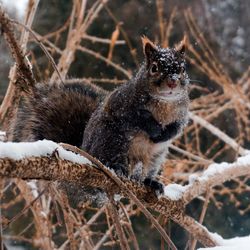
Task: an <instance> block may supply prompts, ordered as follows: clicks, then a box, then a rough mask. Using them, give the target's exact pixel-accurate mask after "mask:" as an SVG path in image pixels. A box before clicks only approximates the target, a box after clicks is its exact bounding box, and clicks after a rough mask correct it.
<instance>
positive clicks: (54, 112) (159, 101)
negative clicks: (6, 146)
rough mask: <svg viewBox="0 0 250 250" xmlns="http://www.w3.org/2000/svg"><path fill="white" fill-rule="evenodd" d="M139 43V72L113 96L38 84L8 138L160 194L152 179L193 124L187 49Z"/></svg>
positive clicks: (82, 88)
mask: <svg viewBox="0 0 250 250" xmlns="http://www.w3.org/2000/svg"><path fill="white" fill-rule="evenodd" d="M142 44H143V52H144V56H145V61H144V62H143V64H142V66H141V67H140V69H139V70H138V72H137V73H136V74H135V76H134V77H133V78H132V79H131V80H129V81H128V82H127V83H125V84H123V85H121V86H119V87H117V88H116V89H115V90H114V91H112V92H109V93H108V92H106V91H104V90H102V89H101V88H98V87H96V86H94V85H91V84H87V83H86V84H80V83H77V82H76V83H74V84H64V85H62V86H58V85H55V84H50V85H49V84H47V85H45V84H38V85H37V87H36V90H35V94H34V96H33V97H27V98H25V100H24V103H23V105H21V107H20V109H19V111H18V113H17V117H16V119H15V121H14V125H13V126H12V129H11V133H10V134H11V139H12V140H13V141H36V140H41V139H49V140H53V141H55V142H65V143H69V144H72V145H75V146H78V147H81V148H82V149H83V150H85V151H87V152H88V153H89V154H91V155H92V156H94V157H96V158H97V159H99V160H100V161H101V162H102V163H103V164H104V165H106V166H107V167H109V168H111V169H113V170H114V171H115V172H116V173H117V174H118V175H124V176H125V177H129V178H131V179H133V180H135V181H139V182H141V183H144V184H145V185H147V186H150V187H151V188H153V189H155V190H156V191H157V192H159V193H162V192H163V185H162V184H161V183H160V182H158V181H156V179H155V177H156V175H157V174H158V173H159V170H160V166H161V165H162V163H163V161H164V159H165V156H166V153H167V150H168V145H169V143H170V142H171V141H172V139H173V138H175V137H177V136H178V135H180V134H181V133H182V131H183V128H184V127H185V126H186V125H187V122H188V106H189V97H188V90H189V77H188V74H187V72H186V67H185V42H184V41H182V42H181V43H180V45H179V46H178V47H177V48H161V47H160V46H156V45H155V44H154V43H153V42H151V41H150V40H149V39H148V38H146V37H143V38H142Z"/></svg>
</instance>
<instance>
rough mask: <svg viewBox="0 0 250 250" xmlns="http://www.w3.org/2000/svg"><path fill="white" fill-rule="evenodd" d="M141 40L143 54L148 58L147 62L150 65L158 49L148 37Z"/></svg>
mask: <svg viewBox="0 0 250 250" xmlns="http://www.w3.org/2000/svg"><path fill="white" fill-rule="evenodd" d="M141 40H142V46H143V53H144V55H145V57H146V60H147V62H148V63H149V62H150V59H152V55H153V54H154V53H155V52H156V51H157V47H156V45H155V44H154V43H153V42H151V41H150V40H149V39H148V38H147V37H146V36H142V38H141Z"/></svg>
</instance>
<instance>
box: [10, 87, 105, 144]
mask: <svg viewBox="0 0 250 250" xmlns="http://www.w3.org/2000/svg"><path fill="white" fill-rule="evenodd" d="M105 94H106V92H105V91H104V90H103V89H101V88H98V87H97V86H95V85H92V84H89V83H78V82H75V83H67V84H64V85H58V84H41V83H39V84H37V85H36V88H35V90H34V95H33V96H27V97H25V98H24V100H23V101H22V103H21V104H20V107H19V110H18V113H17V116H16V118H15V120H14V122H13V125H12V127H11V129H10V131H9V138H10V140H12V141H15V142H19V141H36V140H42V139H48V140H53V141H55V142H64V143H69V144H71V145H75V146H78V147H80V146H81V144H82V139H83V132H84V129H85V126H86V124H87V122H88V120H89V118H90V116H91V114H92V113H93V112H94V110H95V109H96V108H97V106H98V105H99V103H100V101H101V100H102V99H103V97H104V96H105Z"/></svg>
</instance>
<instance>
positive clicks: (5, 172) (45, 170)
mask: <svg viewBox="0 0 250 250" xmlns="http://www.w3.org/2000/svg"><path fill="white" fill-rule="evenodd" d="M0 176H1V177H9V178H11V177H12V178H22V179H43V180H49V181H66V182H71V183H74V184H78V185H82V186H93V187H99V188H102V189H104V190H106V191H110V190H112V193H118V194H119V193H121V194H123V195H126V192H123V190H120V188H119V187H118V186H117V184H116V183H114V181H113V180H111V179H110V178H109V177H108V176H107V175H105V174H104V173H103V172H101V171H100V170H98V169H96V168H94V167H92V166H89V165H80V164H76V163H72V162H70V161H67V160H62V159H59V158H58V157H57V156H56V154H54V155H52V156H50V157H30V158H26V159H22V160H12V159H9V158H3V159H0ZM122 181H123V183H124V184H125V185H126V187H128V188H129V189H130V190H131V191H132V192H133V193H134V194H135V195H136V197H137V198H138V199H139V200H140V201H141V202H142V203H143V204H144V205H145V206H147V207H149V208H151V209H154V210H155V211H157V212H159V213H161V214H162V215H164V216H166V217H170V218H172V219H173V220H174V221H175V222H177V223H178V224H180V225H182V226H183V227H184V228H185V229H186V230H187V231H189V232H190V233H191V234H193V236H194V237H196V238H197V239H198V240H199V241H200V242H201V243H202V244H204V245H205V246H215V245H216V242H215V241H214V240H213V239H212V238H211V237H210V235H209V233H208V232H207V231H206V230H204V229H203V227H202V226H201V225H200V224H199V223H197V222H195V224H194V223H193V224H192V225H191V224H190V220H191V218H189V217H185V215H184V214H183V211H184V203H183V202H182V201H172V200H170V199H168V198H167V197H165V196H164V197H161V198H160V199H157V197H156V196H155V194H154V192H152V191H151V190H149V189H146V188H145V187H143V186H141V185H140V184H138V183H135V182H132V181H130V180H128V179H125V178H124V179H122ZM187 218H189V219H187ZM187 220H188V222H186V221H187Z"/></svg>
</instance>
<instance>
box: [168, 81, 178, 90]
mask: <svg viewBox="0 0 250 250" xmlns="http://www.w3.org/2000/svg"><path fill="white" fill-rule="evenodd" d="M167 85H168V87H169V88H171V89H174V88H175V87H176V86H177V83H176V81H174V80H169V81H168V83H167Z"/></svg>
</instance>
